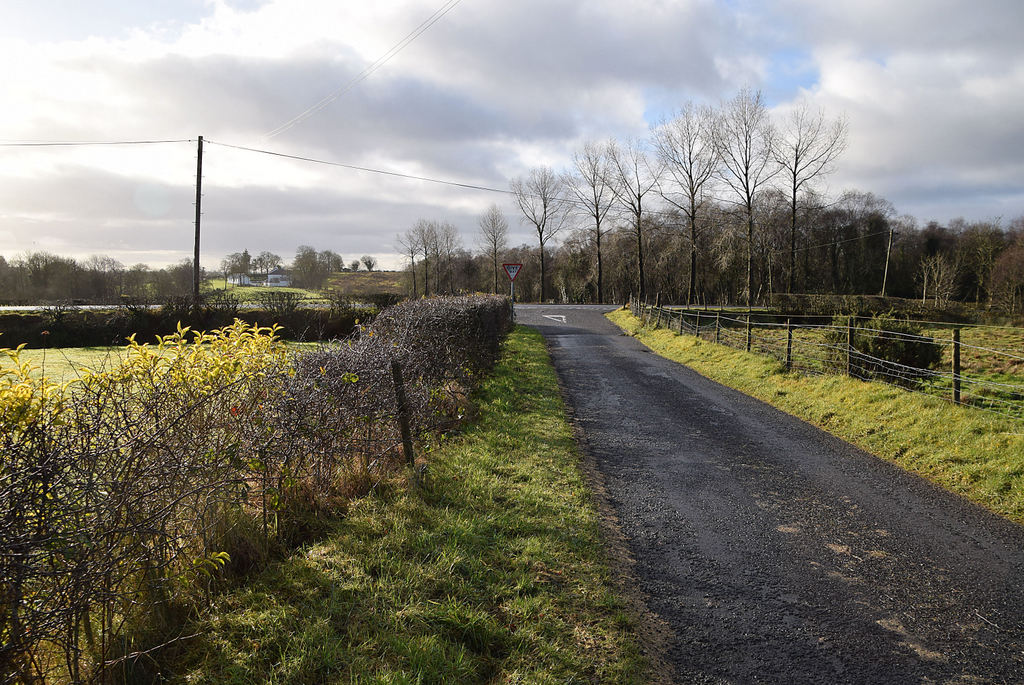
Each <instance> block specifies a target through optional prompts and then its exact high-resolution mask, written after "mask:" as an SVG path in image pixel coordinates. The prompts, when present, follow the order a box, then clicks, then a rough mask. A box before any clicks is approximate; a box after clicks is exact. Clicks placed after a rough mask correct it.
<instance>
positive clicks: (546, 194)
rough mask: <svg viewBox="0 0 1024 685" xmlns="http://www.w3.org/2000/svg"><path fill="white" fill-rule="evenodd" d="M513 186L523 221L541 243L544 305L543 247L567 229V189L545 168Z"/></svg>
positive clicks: (537, 170) (545, 295)
mask: <svg viewBox="0 0 1024 685" xmlns="http://www.w3.org/2000/svg"><path fill="white" fill-rule="evenodd" d="M511 185H512V193H513V194H514V195H515V196H516V202H517V203H518V204H519V209H520V210H521V211H522V212H523V219H524V220H525V221H527V222H528V223H530V224H531V225H532V226H533V228H534V230H535V231H536V233H537V242H539V243H540V300H541V302H543V301H544V300H546V299H547V291H546V289H545V278H546V275H547V272H546V270H545V266H544V246H545V245H546V244H547V242H548V241H549V240H550V239H551V238H554V237H555V236H556V235H558V233H559V231H561V230H562V228H563V227H564V226H565V220H566V218H567V214H568V212H567V211H566V210H567V208H568V203H567V202H566V201H565V196H564V194H565V186H564V184H563V182H562V179H561V178H560V177H559V176H558V174H556V173H555V172H554V171H552V170H551V168H550V167H546V166H542V167H534V168H533V169H531V170H530V173H529V174H528V175H527V176H526V178H516V179H513V181H512V184H511Z"/></svg>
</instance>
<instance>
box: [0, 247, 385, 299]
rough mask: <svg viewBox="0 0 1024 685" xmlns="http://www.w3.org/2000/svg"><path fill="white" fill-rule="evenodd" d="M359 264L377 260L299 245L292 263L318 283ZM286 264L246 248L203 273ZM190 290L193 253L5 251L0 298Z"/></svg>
mask: <svg viewBox="0 0 1024 685" xmlns="http://www.w3.org/2000/svg"><path fill="white" fill-rule="evenodd" d="M360 265H362V266H363V268H364V269H366V270H367V271H373V270H374V269H375V268H376V267H377V260H376V258H375V257H373V256H372V255H363V256H362V258H360V259H358V260H354V261H352V262H351V264H348V265H346V264H345V261H344V260H343V258H342V256H341V255H340V254H338V253H336V252H333V251H331V250H321V251H317V250H316V249H314V248H312V247H310V246H308V245H300V246H299V248H298V249H297V250H296V253H295V259H294V261H293V262H292V263H291V264H289V265H287V268H288V272H289V274H290V275H291V276H292V283H293V284H294V285H296V286H298V287H301V288H311V289H318V288H321V287H323V285H324V283H325V282H326V281H327V278H328V276H330V275H331V274H332V273H336V272H339V271H357V270H358V269H359V268H360ZM285 266H286V265H285V262H284V260H282V259H281V257H280V256H278V255H276V254H274V253H272V252H267V251H264V252H260V253H259V254H257V255H256V256H255V257H253V256H251V255H250V253H249V251H248V250H243V251H242V252H234V253H231V254H229V255H227V256H225V257H224V258H223V259H222V260H221V262H220V271H219V272H207V270H205V269H204V270H203V272H202V277H203V279H206V278H218V279H221V278H222V279H223V280H224V283H225V285H226V284H227V281H228V278H229V277H231V276H235V275H242V274H244V275H246V276H252V277H254V279H255V280H256V281H258V280H260V279H261V278H262V279H263V280H265V279H266V276H267V274H269V273H270V272H271V271H273V270H274V269H276V268H279V267H281V268H283V267H285ZM191 292H192V261H191V260H188V259H186V260H182V261H180V262H178V263H177V264H174V265H171V266H167V267H164V268H162V269H154V268H150V267H149V266H147V265H146V264H135V265H133V266H128V267H126V266H125V265H124V264H122V263H121V262H119V261H118V260H116V259H113V258H111V257H106V256H92V257H89V258H87V259H84V260H76V259H73V258H71V257H63V256H59V255H55V254H51V253H49V252H29V253H26V254H24V255H21V256H18V257H13V258H11V259H10V260H9V261H8V260H7V259H6V258H4V257H3V256H2V255H0V304H53V303H58V302H81V303H97V304H117V303H119V302H122V301H125V300H131V301H137V302H165V301H167V300H169V299H173V298H177V297H188V296H189V295H190V294H191Z"/></svg>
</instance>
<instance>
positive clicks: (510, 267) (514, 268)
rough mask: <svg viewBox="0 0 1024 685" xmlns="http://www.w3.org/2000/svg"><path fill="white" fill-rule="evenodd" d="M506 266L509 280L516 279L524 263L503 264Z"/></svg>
mask: <svg viewBox="0 0 1024 685" xmlns="http://www.w3.org/2000/svg"><path fill="white" fill-rule="evenodd" d="M502 266H503V267H505V273H507V274H508V280H510V281H514V280H516V276H518V275H519V270H520V269H522V268H523V265H522V264H502Z"/></svg>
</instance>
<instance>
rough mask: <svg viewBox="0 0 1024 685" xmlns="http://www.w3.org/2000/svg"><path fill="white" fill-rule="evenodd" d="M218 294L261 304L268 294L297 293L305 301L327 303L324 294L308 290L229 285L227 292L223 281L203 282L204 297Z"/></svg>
mask: <svg viewBox="0 0 1024 685" xmlns="http://www.w3.org/2000/svg"><path fill="white" fill-rule="evenodd" d="M216 293H227V294H228V295H231V296H232V297H235V298H237V299H238V300H239V301H240V302H254V303H259V302H260V297H261V296H262V295H264V294H266V293H295V294H296V295H298V296H300V297H302V298H303V299H305V300H316V301H320V300H324V301H326V299H325V298H324V296H323V294H322V293H320V292H318V291H316V290H307V289H306V288H280V287H274V288H267V287H265V286H260V285H233V284H231V283H228V287H227V289H226V290H225V288H224V280H223V279H221V280H218V279H212V280H208V281H204V282H203V294H204V295H206V296H210V295H214V294H216Z"/></svg>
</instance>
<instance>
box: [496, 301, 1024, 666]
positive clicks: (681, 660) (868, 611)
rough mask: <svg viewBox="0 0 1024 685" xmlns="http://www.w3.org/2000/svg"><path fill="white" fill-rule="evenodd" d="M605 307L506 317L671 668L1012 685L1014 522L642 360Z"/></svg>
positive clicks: (1017, 585) (1021, 660)
mask: <svg viewBox="0 0 1024 685" xmlns="http://www.w3.org/2000/svg"><path fill="white" fill-rule="evenodd" d="M608 309H609V308H608V307H605V308H603V309H602V308H597V307H568V306H559V307H544V306H524V305H519V306H517V307H516V315H517V320H518V322H519V323H524V324H527V325H531V326H534V327H536V328H537V329H538V330H540V331H541V332H542V333H543V334H544V336H545V337H546V338H547V340H548V343H549V346H550V348H551V352H552V355H553V357H554V362H555V367H556V369H557V371H558V374H559V376H560V378H561V381H562V384H563V386H564V388H565V391H566V394H567V395H568V399H569V401H570V403H571V404H572V406H573V410H574V413H575V417H576V420H577V422H578V424H579V427H580V428H581V429H582V432H583V434H584V436H585V442H586V448H587V450H588V452H589V454H590V455H591V456H592V457H593V459H594V461H595V462H596V468H597V469H598V470H599V471H600V473H601V474H602V475H603V481H604V485H605V488H606V490H607V497H608V499H609V503H610V505H611V506H612V507H613V509H614V512H615V514H616V516H617V519H618V525H619V528H620V530H621V533H622V534H623V535H624V536H625V538H626V540H627V544H628V547H629V552H630V553H631V554H632V556H633V557H634V558H635V562H636V563H635V566H634V567H633V569H632V573H633V575H634V576H635V583H636V585H637V589H638V590H639V591H640V596H641V597H643V598H644V601H645V602H646V605H647V607H648V608H649V610H650V611H651V612H652V613H653V614H654V615H655V616H656V617H658V618H660V619H661V621H663V622H664V623H665V624H667V626H668V627H669V628H670V632H671V636H670V638H669V640H668V644H667V645H666V648H665V650H664V651H665V654H664V655H663V656H664V660H665V661H666V662H668V663H669V664H670V668H671V669H672V670H674V673H673V674H672V675H671V676H670V677H671V679H672V680H674V681H675V682H679V683H930V682H940V683H1024V589H1022V585H1024V582H1022V581H1024V529H1022V528H1021V527H1019V526H1016V525H1014V524H1011V523H1009V522H1007V521H1005V520H1003V519H1001V518H999V517H996V516H994V515H992V514H990V513H988V512H986V511H984V510H983V509H981V508H979V507H976V506H973V505H971V504H969V503H967V502H966V501H964V500H962V499H960V498H958V497H956V496H954V495H952V494H949V493H947V492H945V491H942V490H940V489H938V488H936V487H934V486H932V485H930V484H929V483H927V482H926V481H924V480H923V479H921V478H918V477H916V476H913V475H910V474H907V473H905V472H903V471H901V470H900V469H898V468H896V467H894V466H892V465H890V464H888V463H885V462H883V461H881V460H879V459H876V458H875V457H872V456H871V455H869V454H866V453H865V452H862V451H860V450H858V449H856V448H854V447H852V446H850V445H848V444H847V443H845V442H842V441H840V440H837V439H836V438H833V437H832V436H829V435H828V434H826V433H823V432H821V431H819V430H818V429H816V428H814V427H812V426H810V425H808V424H806V423H803V422H801V421H799V420H797V419H794V418H793V417H791V416H788V415H786V414H783V413H782V412H779V411H777V410H775V409H773V408H771V407H769V406H767V405H765V404H763V403H761V402H759V401H757V400H754V399H751V398H749V397H747V396H745V395H742V394H741V393H738V392H736V391H733V390H731V389H728V388H725V387H723V386H720V385H718V384H716V383H713V382H711V381H709V380H707V379H705V378H703V377H702V376H700V375H698V374H697V373H695V372H693V371H691V370H690V369H688V368H686V367H684V366H682V365H679V364H675V363H673V362H669V361H667V360H665V359H662V358H660V357H658V356H656V355H654V354H652V353H651V352H650V351H648V350H647V348H646V347H644V346H643V345H641V344H640V343H639V342H637V341H636V340H635V339H633V338H630V337H627V336H625V335H622V334H621V333H620V331H619V330H618V329H617V328H616V327H615V326H613V325H612V324H611V323H610V322H609V321H607V320H606V319H605V318H604V317H603V316H602V313H603V312H604V311H607V310H608ZM545 315H546V316H545ZM549 317H555V318H549ZM558 317H565V319H564V323H562V321H561V320H559V319H558Z"/></svg>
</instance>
